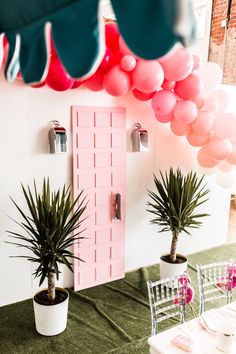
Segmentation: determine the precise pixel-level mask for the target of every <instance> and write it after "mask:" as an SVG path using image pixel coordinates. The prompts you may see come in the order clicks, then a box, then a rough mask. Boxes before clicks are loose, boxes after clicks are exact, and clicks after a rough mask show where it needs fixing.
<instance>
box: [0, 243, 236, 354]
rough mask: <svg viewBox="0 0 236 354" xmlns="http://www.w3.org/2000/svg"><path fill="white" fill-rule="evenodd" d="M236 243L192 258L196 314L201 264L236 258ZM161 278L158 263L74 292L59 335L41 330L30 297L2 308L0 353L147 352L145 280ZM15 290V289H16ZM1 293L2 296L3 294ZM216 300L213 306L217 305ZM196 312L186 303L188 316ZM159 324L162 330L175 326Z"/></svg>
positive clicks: (191, 274)
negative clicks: (46, 334)
mask: <svg viewBox="0 0 236 354" xmlns="http://www.w3.org/2000/svg"><path fill="white" fill-rule="evenodd" d="M235 255H236V243H235V244H230V245H226V246H221V247H217V248H212V249H210V250H206V251H203V252H198V253H195V254H192V255H190V256H189V273H190V277H191V280H192V286H194V287H195V289H196V291H195V298H194V302H193V304H192V305H193V307H194V309H195V311H196V312H197V313H198V291H197V274H196V264H197V263H203V264H204V263H211V262H215V261H220V260H229V259H230V258H233V259H234V258H235ZM157 279H159V265H153V266H150V267H145V268H140V269H138V270H137V271H134V272H130V273H128V274H126V277H125V279H122V280H118V281H114V282H112V283H107V284H104V285H100V286H97V287H94V288H91V289H86V290H83V291H80V292H74V291H72V290H69V292H70V305H69V317H68V327H67V330H66V331H65V332H64V333H62V334H60V335H58V336H55V337H43V336H41V335H39V334H37V332H36V330H35V326H34V315H33V306H32V300H26V301H22V302H18V303H15V304H12V305H8V306H4V307H1V308H0V353H1V354H27V353H37V354H41V353H42V354H45V353H47V354H51V353H60V354H64V353H65V354H67V353H68V354H71V353H73V354H105V353H110V354H145V353H148V350H149V349H148V345H147V338H148V336H149V335H150V331H151V322H150V310H149V304H148V296H147V288H146V281H147V280H157ZM16 291H17V289H16ZM0 296H1V295H0ZM214 306H215V304H211V307H214ZM193 316H194V314H193V311H192V309H191V308H189V307H188V310H187V319H190V318H192V317H193ZM176 323H177V321H175V320H174V319H170V320H168V321H165V322H163V323H161V325H160V327H159V329H160V330H164V329H167V328H168V327H169V326H172V325H175V324H176Z"/></svg>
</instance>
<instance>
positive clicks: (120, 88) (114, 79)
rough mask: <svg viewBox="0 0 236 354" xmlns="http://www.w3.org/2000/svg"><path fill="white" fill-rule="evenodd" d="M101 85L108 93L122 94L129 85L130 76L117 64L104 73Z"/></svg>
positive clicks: (127, 89) (126, 90) (113, 94)
mask: <svg viewBox="0 0 236 354" xmlns="http://www.w3.org/2000/svg"><path fill="white" fill-rule="evenodd" d="M103 86H104V89H105V90H106V92H107V93H109V94H110V95H112V96H123V95H125V94H126V93H127V92H128V91H129V89H130V87H131V82H130V77H129V75H128V74H127V73H125V72H124V71H122V70H121V69H120V67H119V66H118V65H117V66H114V67H113V68H112V69H111V70H110V71H108V73H107V74H106V75H105V77H104V80H103Z"/></svg>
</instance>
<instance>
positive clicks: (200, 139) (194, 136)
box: [186, 130, 209, 146]
mask: <svg viewBox="0 0 236 354" xmlns="http://www.w3.org/2000/svg"><path fill="white" fill-rule="evenodd" d="M186 138H187V140H188V142H189V144H190V145H192V146H203V145H205V144H206V143H207V142H208V140H209V135H208V134H198V133H196V132H195V131H193V130H192V131H190V132H189V133H188V135H187V136H186Z"/></svg>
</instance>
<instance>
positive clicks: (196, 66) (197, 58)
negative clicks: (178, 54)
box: [193, 54, 201, 70]
mask: <svg viewBox="0 0 236 354" xmlns="http://www.w3.org/2000/svg"><path fill="white" fill-rule="evenodd" d="M200 66H201V57H200V56H199V55H196V54H194V55H193V70H197V69H199V68H200Z"/></svg>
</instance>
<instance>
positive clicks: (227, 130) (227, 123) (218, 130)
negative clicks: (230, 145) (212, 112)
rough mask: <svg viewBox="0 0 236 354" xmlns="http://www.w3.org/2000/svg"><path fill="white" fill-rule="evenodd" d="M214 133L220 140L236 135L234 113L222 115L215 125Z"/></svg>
mask: <svg viewBox="0 0 236 354" xmlns="http://www.w3.org/2000/svg"><path fill="white" fill-rule="evenodd" d="M213 130H214V133H215V135H216V136H218V137H219V138H229V139H230V138H231V137H233V136H234V135H235V134H236V115H235V114H233V113H221V114H219V115H218V116H217V118H216V121H215V124H214V128H213Z"/></svg>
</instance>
